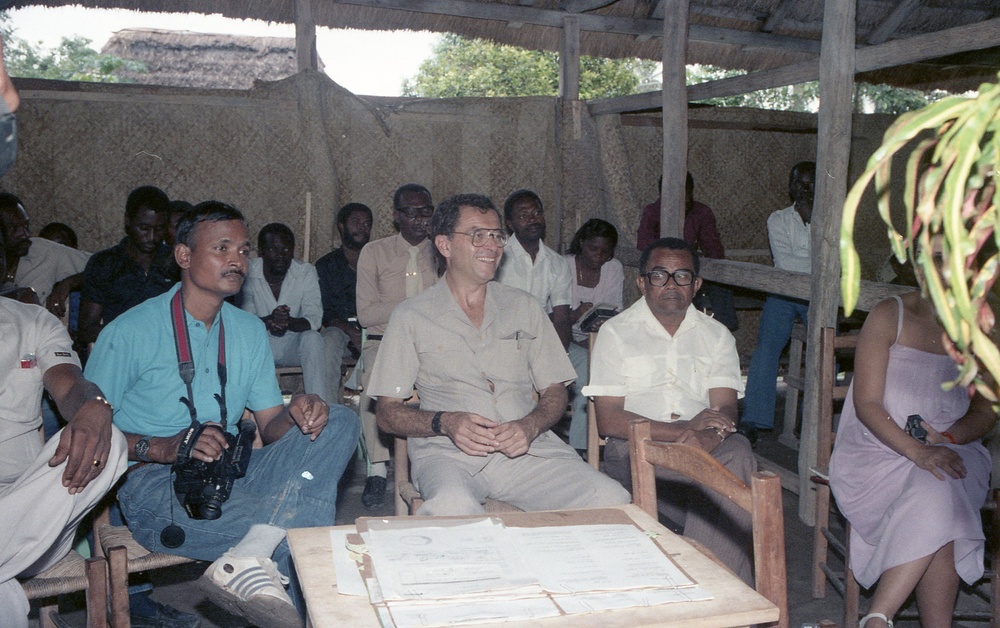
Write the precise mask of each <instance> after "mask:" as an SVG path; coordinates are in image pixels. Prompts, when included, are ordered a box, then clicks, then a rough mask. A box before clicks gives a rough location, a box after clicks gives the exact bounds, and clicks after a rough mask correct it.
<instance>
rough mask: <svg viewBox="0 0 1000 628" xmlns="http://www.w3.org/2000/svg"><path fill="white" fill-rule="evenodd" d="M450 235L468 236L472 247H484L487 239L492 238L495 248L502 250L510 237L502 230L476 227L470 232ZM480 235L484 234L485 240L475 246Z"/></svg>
mask: <svg viewBox="0 0 1000 628" xmlns="http://www.w3.org/2000/svg"><path fill="white" fill-rule="evenodd" d="M451 233H452V234H456V233H458V234H461V235H464V236H469V239H471V240H472V246H486V242H488V241H489V238H493V241H494V242H496V243H497V246H499V247H500V248H503V247H505V246H507V242H509V241H510V235H509V234H508V233H507V232H506V231H504V230H503V229H487V228H485V227H476V228H475V229H473V230H472V231H452V232H451ZM480 233H485V234H486V236H487V240H484V241H483V242H482V243H481V244H476V236H477V235H479V234H480Z"/></svg>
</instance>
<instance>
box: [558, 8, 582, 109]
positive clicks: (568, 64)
mask: <svg viewBox="0 0 1000 628" xmlns="http://www.w3.org/2000/svg"><path fill="white" fill-rule="evenodd" d="M561 43H562V46H561V48H560V51H559V97H560V98H562V99H564V100H580V18H579V17H577V16H575V15H567V16H566V17H564V18H563V27H562V42H561Z"/></svg>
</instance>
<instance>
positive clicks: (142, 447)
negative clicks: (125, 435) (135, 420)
mask: <svg viewBox="0 0 1000 628" xmlns="http://www.w3.org/2000/svg"><path fill="white" fill-rule="evenodd" d="M148 452H149V440H148V439H146V438H143V439H141V440H140V441H139V442H138V443H136V444H135V457H136V458H138V459H139V460H143V461H145V460H146V454H147V453H148Z"/></svg>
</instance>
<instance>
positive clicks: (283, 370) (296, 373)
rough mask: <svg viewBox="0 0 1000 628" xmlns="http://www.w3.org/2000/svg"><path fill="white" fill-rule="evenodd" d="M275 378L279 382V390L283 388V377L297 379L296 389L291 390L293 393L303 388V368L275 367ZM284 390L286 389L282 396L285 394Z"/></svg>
mask: <svg viewBox="0 0 1000 628" xmlns="http://www.w3.org/2000/svg"><path fill="white" fill-rule="evenodd" d="M274 377H275V379H277V380H278V387H279V388H281V378H282V377H297V378H298V381H297V383H296V387H295V388H294V389H289V390H291V391H292V392H295V391H296V390H298V389H299V388H301V383H302V381H301V380H302V367H301V366H276V367H274ZM284 390H285V389H283V388H282V394H284Z"/></svg>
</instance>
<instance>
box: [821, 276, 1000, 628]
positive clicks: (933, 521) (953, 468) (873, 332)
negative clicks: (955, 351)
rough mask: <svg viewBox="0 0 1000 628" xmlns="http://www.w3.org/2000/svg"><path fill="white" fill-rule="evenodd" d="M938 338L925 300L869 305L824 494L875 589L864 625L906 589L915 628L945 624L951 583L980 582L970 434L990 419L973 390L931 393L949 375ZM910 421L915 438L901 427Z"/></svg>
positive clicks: (979, 456) (981, 470) (877, 619)
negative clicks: (916, 427)
mask: <svg viewBox="0 0 1000 628" xmlns="http://www.w3.org/2000/svg"><path fill="white" fill-rule="evenodd" d="M943 333H944V330H943V329H942V327H941V324H940V323H939V322H938V320H937V318H936V316H935V312H934V305H933V304H932V303H931V302H930V301H929V300H927V299H925V298H923V297H922V296H921V294H920V293H919V292H912V293H909V294H906V295H903V296H902V297H893V298H891V299H888V300H886V301H883V302H881V303H879V304H878V305H877V306H875V308H874V309H873V310H872V311H871V313H870V314H869V315H868V319H867V320H866V321H865V324H864V327H863V328H862V330H861V335H860V337H859V338H858V348H857V355H856V358H855V362H854V363H855V367H856V370H855V373H854V379H853V381H852V383H851V391H850V392H849V393H848V395H847V400H846V401H845V403H844V411H843V414H842V415H841V419H840V427H839V429H838V431H837V440H836V446H835V447H834V450H833V456H832V458H831V461H830V488H831V489H832V491H833V494H834V496H835V497H836V499H837V506H838V507H839V508H840V510H841V512H843V513H844V515H845V516H846V517H847V519H848V521H850V523H851V538H850V551H851V556H850V561H851V567H852V569H853V570H854V575H855V577H856V578H857V580H858V582H859V583H860V584H861V585H862V586H864V587H865V588H870V587H871V586H873V585H874V584H875V583H876V581H877V582H878V588H877V589H876V590H875V594H874V597H873V598H872V602H871V606H870V608H869V611H870V613H869V614H868V615H866V616H865V617H864V618H863V619H862V620H861V624H860V625H861V626H865V627H866V628H873V627H881V626H892V617H893V616H894V615H895V614H896V612H897V611H898V610H899V609H900V607H901V606H902V605H903V603H904V602H905V601H906V599H907V598H908V597H909V596H910V594H911V593H913V592H914V591H915V592H916V598H917V608H918V610H919V612H920V623H921V625H922V626H925V627H929V626H950V625H951V624H952V613H953V612H954V608H955V599H956V595H957V591H958V579H959V578H960V577H961V578H962V579H963V580H965V581H966V582H968V583H970V584H971V583H972V582H975V581H976V580H978V579H979V578H981V577H982V575H983V548H984V536H983V530H982V522H981V519H980V514H979V510H980V508H981V507H982V506H983V504H984V503H985V501H986V496H987V493H988V491H989V477H990V467H991V461H990V455H989V453H988V452H987V450H986V448H984V447H983V445H982V444H981V443H980V439H982V437H983V436H985V435H986V434H987V433H989V431H990V430H991V429H992V428H993V424H994V423H995V422H996V415H995V414H994V413H993V412H992V411H991V409H990V404H989V402H988V401H987V400H986V399H985V398H983V397H982V396H981V395H979V394H976V395H974V396H972V397H971V399H970V396H969V394H968V392H967V390H966V389H965V388H964V387H959V386H956V387H954V388H952V389H951V390H949V391H944V390H942V389H941V385H942V384H944V383H946V382H950V381H953V380H954V379H955V378H956V377H957V375H958V368H957V366H956V365H955V362H954V361H953V360H952V359H951V357H949V356H948V354H947V353H946V351H945V348H944V345H943V342H942V336H943ZM911 415H920V417H921V419H922V420H920V422H919V424H920V426H921V427H923V428H924V429H925V430H926V432H927V434H926V439H925V440H926V442H921V441H919V440H917V438H916V437H915V436H914V435H911V433H910V432H907V431H906V426H907V420H908V417H910V416H911ZM915 435H916V436H920V434H918V433H917V434H915Z"/></svg>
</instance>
